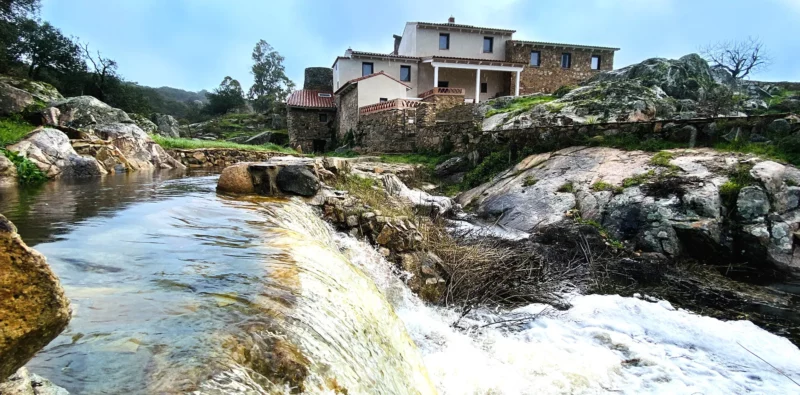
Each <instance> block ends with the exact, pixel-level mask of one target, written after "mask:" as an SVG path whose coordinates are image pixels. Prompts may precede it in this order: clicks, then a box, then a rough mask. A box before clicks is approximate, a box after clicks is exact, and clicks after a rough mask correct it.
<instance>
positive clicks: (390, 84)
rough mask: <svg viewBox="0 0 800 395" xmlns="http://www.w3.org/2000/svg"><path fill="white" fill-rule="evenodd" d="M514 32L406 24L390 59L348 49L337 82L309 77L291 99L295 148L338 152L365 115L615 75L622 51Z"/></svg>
mask: <svg viewBox="0 0 800 395" xmlns="http://www.w3.org/2000/svg"><path fill="white" fill-rule="evenodd" d="M514 33H515V31H514V30H507V29H499V28H489V27H478V26H471V25H462V24H456V23H455V18H453V17H451V18H450V19H449V21H448V22H447V23H427V22H408V23H406V26H405V29H404V31H403V35H402V36H399V35H395V36H394V49H393V51H392V52H390V53H374V52H363V51H356V50H352V49H348V50H347V51H345V53H344V56H339V57H337V58H336V59H335V60H334V62H333V65H332V68H331V70H332V72H331V79H329V80H327V81H325V82H323V81H322V80H320V79H318V78H317V79H314V80H313V81H312V82H313V83H312V84H311V85H309V84H308V78H309V76H308V70H307V73H306V84H304V87H303V90H300V91H296V92H294V93H293V94H292V95H291V96H290V98H289V99H288V101H287V106H288V110H289V115H288V120H289V122H288V123H289V137H290V141H291V142H292V144H293V145H294V146H296V147H297V146H299V147H300V148H301V149H302V150H304V151H309V150H313V151H321V150H326V149H331V148H335V147H333V146H332V144H333V143H334V142H338V143H341V142H343V141H345V140H347V137H348V133H349V135H351V136H352V135H354V134H358V132H359V129H360V128H359V125H360V123H361V122H362V121H364V116H368V115H370V114H374V113H377V112H383V111H387V110H397V109H417V108H419V107H420V106H422V105H423V103H428V104H433V105H434V108H429V109H427V111H428V112H431V111H436V110H437V109H438V110H442V109H444V108H451V107H453V106H455V105H458V104H464V103H479V102H481V101H485V100H489V99H492V98H496V97H500V96H520V95H527V94H532V93H540V92H541V93H552V92H553V91H555V90H556V89H558V88H559V87H561V86H563V85H569V84H577V83H579V82H581V81H584V80H586V79H588V78H590V77H591V76H592V75H594V74H595V73H598V72H600V71H603V70H612V69H613V67H614V53H615V51H617V50H619V48H610V47H597V46H587V45H574V44H558V43H548V42H538V41H522V40H514V38H513V35H514ZM311 70H317V71H314V73H317V74H319V73H323V72H322V71H320V70H321V68H313V69H311ZM333 113H335V115H333ZM410 123H413V122H412V121H407V123H405V124H404V126H403V127H404V128H407V127H408V126H407V125H408V124H410ZM326 135H327V136H328V137H327V138H325V137H324V136H326ZM362 135H363V133H362Z"/></svg>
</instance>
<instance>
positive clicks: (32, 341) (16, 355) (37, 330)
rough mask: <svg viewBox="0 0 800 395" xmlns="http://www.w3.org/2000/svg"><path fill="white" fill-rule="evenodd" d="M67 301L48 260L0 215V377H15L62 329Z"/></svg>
mask: <svg viewBox="0 0 800 395" xmlns="http://www.w3.org/2000/svg"><path fill="white" fill-rule="evenodd" d="M70 316H71V312H70V306H69V301H68V300H67V298H66V296H64V290H63V289H62V288H61V284H60V283H59V281H58V278H57V277H56V276H55V274H53V272H52V271H51V270H50V266H48V264H47V260H46V259H45V258H44V256H42V255H41V254H39V253H38V252H36V251H34V250H33V249H31V248H29V247H28V246H27V245H25V243H24V242H23V241H22V239H21V238H20V237H19V235H18V234H17V229H16V227H14V225H13V224H12V223H11V222H10V221H8V220H7V219H6V218H5V217H4V216H2V215H0V317H2V326H3V331H2V336H0V377H3V378H6V377H9V376H10V375H12V374H14V372H16V371H17V369H19V368H21V367H22V366H23V365H25V363H27V362H28V361H29V360H30V359H31V358H32V357H33V356H34V354H36V352H38V351H39V350H41V349H42V348H44V346H46V345H47V344H48V343H50V341H51V340H53V339H55V337H56V336H58V334H60V333H61V331H63V330H64V328H66V326H67V324H68V323H69V320H70Z"/></svg>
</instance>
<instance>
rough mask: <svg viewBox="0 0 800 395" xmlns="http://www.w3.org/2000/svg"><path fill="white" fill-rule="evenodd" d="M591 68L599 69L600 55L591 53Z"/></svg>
mask: <svg viewBox="0 0 800 395" xmlns="http://www.w3.org/2000/svg"><path fill="white" fill-rule="evenodd" d="M592 70H600V55H592Z"/></svg>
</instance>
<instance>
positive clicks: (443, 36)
mask: <svg viewBox="0 0 800 395" xmlns="http://www.w3.org/2000/svg"><path fill="white" fill-rule="evenodd" d="M439 49H450V34H449V33H439Z"/></svg>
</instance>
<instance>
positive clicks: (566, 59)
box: [561, 53, 572, 69]
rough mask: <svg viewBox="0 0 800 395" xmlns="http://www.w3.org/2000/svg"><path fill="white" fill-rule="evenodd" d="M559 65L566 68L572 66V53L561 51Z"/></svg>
mask: <svg viewBox="0 0 800 395" xmlns="http://www.w3.org/2000/svg"><path fill="white" fill-rule="evenodd" d="M561 67H563V68H565V69H568V68H570V67H572V54H571V53H562V54H561Z"/></svg>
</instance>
